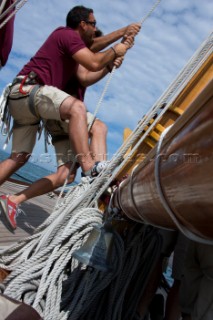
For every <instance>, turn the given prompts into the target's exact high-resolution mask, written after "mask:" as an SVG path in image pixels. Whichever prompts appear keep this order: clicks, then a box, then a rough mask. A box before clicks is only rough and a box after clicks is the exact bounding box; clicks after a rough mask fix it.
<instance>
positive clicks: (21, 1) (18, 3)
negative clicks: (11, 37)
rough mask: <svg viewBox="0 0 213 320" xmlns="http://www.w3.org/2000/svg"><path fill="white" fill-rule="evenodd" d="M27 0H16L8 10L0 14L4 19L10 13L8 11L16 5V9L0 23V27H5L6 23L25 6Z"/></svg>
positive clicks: (0, 17)
mask: <svg viewBox="0 0 213 320" xmlns="http://www.w3.org/2000/svg"><path fill="white" fill-rule="evenodd" d="M26 2H27V0H16V1H15V2H14V3H13V4H12V5H11V6H10V7H9V8H8V9H7V10H6V11H4V12H3V13H2V14H1V15H0V19H2V18H3V17H4V16H5V15H6V14H7V13H8V11H10V10H11V9H12V8H13V7H14V6H16V9H15V10H14V11H13V12H12V13H11V14H10V15H9V16H8V17H7V18H6V19H5V20H4V21H3V22H2V23H1V24H0V29H1V28H3V27H4V25H5V24H6V23H7V22H8V21H9V20H10V19H11V18H12V17H13V16H14V15H15V14H16V13H17V12H18V11H19V10H20V9H21V8H22V7H23V5H24V4H25V3H26Z"/></svg>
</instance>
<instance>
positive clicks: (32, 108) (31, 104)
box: [29, 84, 40, 117]
mask: <svg viewBox="0 0 213 320" xmlns="http://www.w3.org/2000/svg"><path fill="white" fill-rule="evenodd" d="M39 88H40V85H39V84H36V85H35V86H34V87H33V88H32V90H31V91H30V94H29V108H30V111H31V113H32V114H33V115H34V116H36V117H38V115H37V114H36V110H35V106H34V97H35V94H36V92H37V91H38V89H39Z"/></svg>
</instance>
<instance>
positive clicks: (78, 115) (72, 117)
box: [60, 97, 95, 172]
mask: <svg viewBox="0 0 213 320" xmlns="http://www.w3.org/2000/svg"><path fill="white" fill-rule="evenodd" d="M60 116H61V119H62V120H66V119H68V120H69V138H70V142H71V145H72V148H73V151H74V152H75V154H76V155H77V159H78V162H79V164H80V166H81V168H82V170H83V171H84V172H85V171H88V170H90V169H91V168H92V167H93V165H94V163H95V161H94V160H93V158H92V155H91V153H90V149H89V135H88V129H87V117H86V108H85V105H84V104H83V102H81V101H80V100H77V99H75V98H73V97H69V98H67V99H65V100H64V101H63V103H62V104H61V106H60Z"/></svg>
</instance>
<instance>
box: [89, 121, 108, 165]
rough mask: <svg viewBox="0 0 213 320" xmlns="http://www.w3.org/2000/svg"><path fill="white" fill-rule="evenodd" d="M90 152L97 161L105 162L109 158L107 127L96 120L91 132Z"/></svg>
mask: <svg viewBox="0 0 213 320" xmlns="http://www.w3.org/2000/svg"><path fill="white" fill-rule="evenodd" d="M90 136H91V142H90V151H91V152H92V155H93V158H94V160H95V161H103V160H106V158H107V147H106V136H107V126H106V125H105V124H104V123H103V122H102V121H100V120H98V119H96V120H95V122H94V124H93V126H92V128H91V131H90Z"/></svg>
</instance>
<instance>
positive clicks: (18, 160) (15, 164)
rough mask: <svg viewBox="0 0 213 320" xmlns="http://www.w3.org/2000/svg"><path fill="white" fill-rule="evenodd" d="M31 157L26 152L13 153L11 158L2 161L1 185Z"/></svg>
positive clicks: (0, 170)
mask: <svg viewBox="0 0 213 320" xmlns="http://www.w3.org/2000/svg"><path fill="white" fill-rule="evenodd" d="M29 157H30V154H29V153H26V152H22V153H12V154H11V156H10V158H8V159H6V160H4V161H2V162H1V163H0V172H1V175H0V185H1V184H2V183H4V182H5V181H6V180H7V179H8V178H9V177H10V176H11V175H12V174H13V173H14V172H16V171H17V170H18V169H19V168H21V167H22V166H23V165H24V164H25V163H26V162H27V161H28V159H29Z"/></svg>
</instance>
